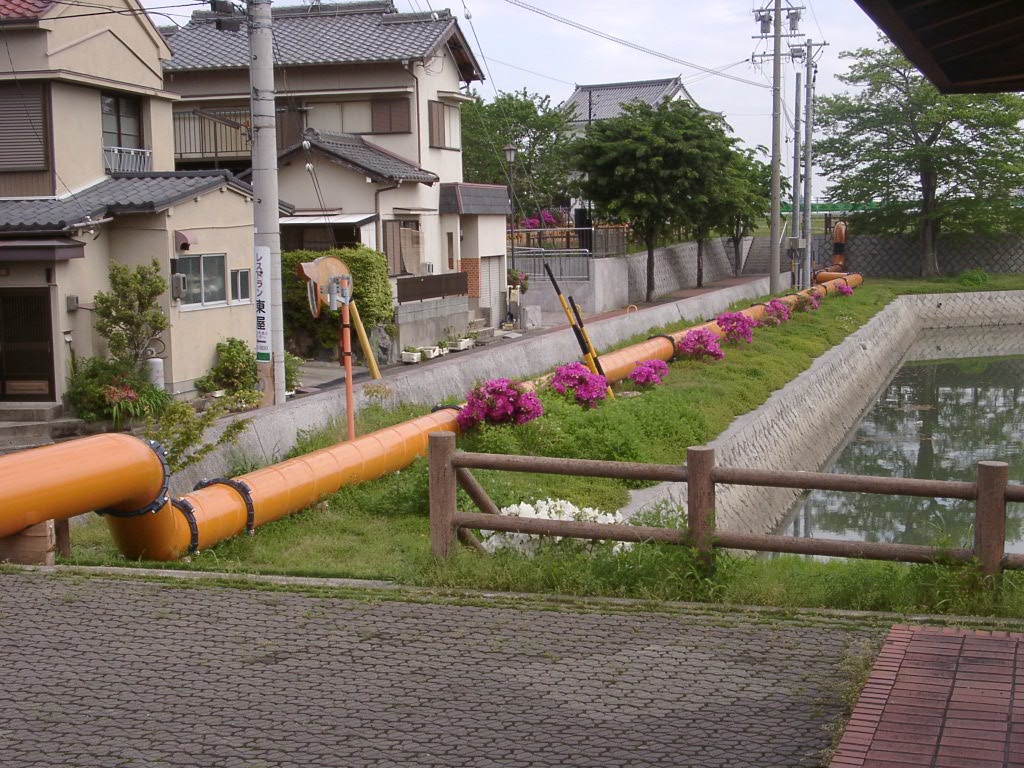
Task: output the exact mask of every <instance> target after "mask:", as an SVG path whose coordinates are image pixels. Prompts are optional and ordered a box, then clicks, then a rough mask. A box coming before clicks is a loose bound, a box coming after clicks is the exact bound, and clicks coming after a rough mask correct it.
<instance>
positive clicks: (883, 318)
mask: <svg viewBox="0 0 1024 768" xmlns="http://www.w3.org/2000/svg"><path fill="white" fill-rule="evenodd" d="M1011 325H1024V291H1007V292H1002V293H965V294H942V295H938V294H936V295H922V296H902V297H900V298H898V299H896V300H895V301H893V302H892V303H891V304H889V306H887V307H886V308H885V309H884V310H882V312H880V313H879V314H877V315H876V316H875V317H874V318H872V319H871V321H869V322H868V323H867V324H866V325H864V326H863V327H861V328H860V329H858V330H857V331H855V332H854V333H852V334H851V335H850V336H848V337H847V338H846V339H845V340H844V341H843V342H842V343H841V344H839V345H837V346H836V347H833V348H832V349H831V350H829V351H828V352H827V353H826V354H824V355H822V356H821V357H819V358H818V359H817V360H815V361H814V363H813V364H812V365H811V367H810V368H809V369H808V370H807V371H805V372H804V373H802V374H800V375H799V376H798V377H797V378H796V379H794V380H793V381H792V382H790V383H789V384H788V385H787V386H786V387H784V388H783V389H781V390H779V391H777V392H775V393H773V394H772V396H771V397H770V398H769V399H768V401H767V402H765V403H764V405H762V406H761V407H760V408H758V409H757V410H756V411H753V412H751V413H748V414H746V415H744V416H741V417H739V418H738V419H736V420H735V421H734V422H733V423H732V425H730V427H729V428H728V429H727V430H726V431H725V432H723V433H722V434H721V435H719V437H718V438H717V439H716V440H715V441H714V442H712V443H711V446H712V447H714V448H715V460H716V463H718V464H720V465H722V466H735V467H757V468H761V469H779V470H784V469H785V470H805V471H819V470H821V469H822V468H823V467H824V466H826V464H827V463H828V461H829V460H830V459H831V457H832V456H833V454H834V452H835V451H836V450H837V449H838V448H839V447H840V446H841V445H842V444H843V443H844V442H845V440H846V436H847V433H848V432H849V431H850V429H852V428H853V426H854V425H855V424H856V423H857V422H858V421H860V419H861V417H862V415H863V414H864V412H865V411H866V409H867V408H869V407H870V406H871V405H872V404H873V403H874V401H875V400H876V399H877V397H878V393H879V392H880V391H881V390H882V388H883V387H884V386H885V385H886V384H887V383H888V382H889V380H890V378H891V377H892V375H893V373H894V372H895V370H896V369H897V367H898V366H899V365H900V364H901V363H902V362H903V360H904V359H905V358H906V357H907V355H908V352H909V351H910V350H911V345H912V344H913V342H914V340H915V338H916V337H918V334H919V333H920V332H921V331H923V330H924V329H933V330H935V331H942V330H943V329H957V328H961V327H964V326H973V327H991V328H993V331H994V332H993V334H992V337H993V338H992V341H993V343H994V345H995V351H994V352H993V354H1000V353H1005V352H1006V351H1007V350H1015V349H1019V348H1020V339H1019V336H1020V334H1019V333H1017V332H1015V331H1014V330H1005V329H1004V328H999V326H1004V327H1005V326H1011ZM954 339H955V335H954V334H949V337H948V338H947V339H946V340H945V341H944V340H943V334H941V333H929V334H928V336H927V337H924V340H923V342H920V343H919V346H920V347H921V348H922V349H923V350H924V352H923V353H922V354H925V355H928V354H931V355H934V356H936V359H937V358H940V357H955V356H957V354H954V353H958V352H970V349H969V346H970V342H967V341H961V342H959V346H958V343H957V342H956V341H955V340H954ZM944 344H945V345H946V346H945V350H943V345H944ZM977 352H978V348H977V347H976V346H975V347H974V350H973V354H977ZM681 493H682V491H681V489H678V488H676V489H673V495H674V496H679V495H680V494H681ZM798 496H799V492H797V491H793V490H789V489H784V488H754V487H744V486H723V485H720V486H718V493H717V499H716V501H717V503H716V518H717V524H718V526H719V527H720V528H722V529H723V530H729V531H736V532H750V533H769V532H771V531H772V530H773V529H775V527H776V526H777V525H778V523H779V522H781V521H782V520H783V518H784V517H785V515H786V513H787V512H788V510H789V509H790V507H791V506H792V505H793V503H794V502H795V500H796V498H797V497H798ZM683 498H685V496H683Z"/></svg>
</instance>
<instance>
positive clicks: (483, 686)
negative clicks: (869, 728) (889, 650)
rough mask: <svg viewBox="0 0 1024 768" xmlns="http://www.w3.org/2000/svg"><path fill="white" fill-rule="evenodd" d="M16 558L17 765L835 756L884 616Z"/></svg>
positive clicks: (681, 762)
mask: <svg viewBox="0 0 1024 768" xmlns="http://www.w3.org/2000/svg"><path fill="white" fill-rule="evenodd" d="M352 594H353V593H351V592H350V593H346V594H345V595H343V596H339V597H330V596H324V595H311V594H306V593H298V592H294V591H288V592H285V591H261V590H253V589H233V588H229V587H226V586H217V585H211V584H210V583H209V582H206V581H204V582H189V583H187V584H185V585H179V584H167V583H163V582H154V581H147V580H145V579H143V578H141V577H139V576H137V575H129V576H125V577H122V578H119V579H115V578H106V577H102V576H83V575H81V574H74V575H68V574H66V573H60V572H58V573H57V574H49V573H42V572H30V571H7V572H0V649H2V655H0V765H3V766H4V768H36V767H37V766H38V767H42V766H74V767H81V768H86V767H89V766H102V767H103V768H119V767H121V766H224V767H225V768H233V767H234V766H239V767H240V768H241V767H243V766H244V767H245V768H256V767H258V766H275V768H276V767H290V766H296V767H298V766H302V767H303V768H306V767H307V766H317V767H318V766H339V767H340V768H359V767H360V766H438V767H439V768H442V767H443V768H449V767H455V766H473V768H486V766H501V767H502V768H516V767H518V766H523V767H524V768H525V767H533V766H552V767H554V766H559V767H561V766H588V767H590V766H595V767H596V766H630V767H631V768H632V767H633V766H674V767H678V766H694V767H697V768H703V767H704V766H722V767H725V766H728V767H729V768H736V767H737V766H756V767H762V766H785V768H798V767H800V766H820V765H823V764H824V763H825V762H826V761H827V757H825V754H824V753H825V750H826V749H828V747H829V746H830V744H831V743H832V735H831V734H832V731H831V730H830V726H834V725H835V723H836V721H837V719H839V718H841V716H842V714H841V713H842V703H841V702H840V701H839V692H838V689H839V686H838V684H837V681H838V680H839V679H841V678H842V676H843V674H844V672H843V669H844V659H846V658H848V656H849V655H850V654H854V655H857V654H862V653H864V652H865V650H864V649H868V651H867V652H869V653H870V652H871V651H870V649H872V648H877V647H878V645H879V644H880V643H881V641H882V639H883V637H884V635H885V631H886V629H885V628H884V627H878V626H870V625H867V624H864V623H858V622H855V621H853V620H848V621H844V620H842V619H837V618H835V617H831V618H816V617H808V616H797V617H794V618H793V619H791V620H790V619H785V618H780V617H778V616H771V615H767V614H765V615H761V614H757V613H749V612H728V611H712V610H708V611H697V610H693V611H687V610H682V609H680V610H679V611H673V612H642V611H640V610H638V609H637V608H636V607H630V608H629V609H628V610H627V609H626V608H624V607H623V606H621V605H619V604H616V603H612V602H601V603H596V604H591V605H589V606H588V607H587V608H585V609H583V608H580V607H577V608H575V609H567V608H566V607H565V606H559V605H558V604H555V603H544V602H538V601H537V600H528V601H517V600H516V599H511V598H509V599H502V600H498V599H487V598H483V597H478V598H474V600H473V604H466V603H465V602H464V601H462V602H460V601H457V600H454V599H449V600H446V599H444V598H441V597H432V596H431V597H430V600H431V601H430V602H424V601H423V600H422V598H423V597H424V595H426V596H430V593H423V594H421V595H420V598H421V600H420V601H419V602H411V601H408V600H406V601H402V600H397V599H392V598H389V597H388V596H387V595H386V594H385V593H382V592H379V591H378V592H367V593H365V597H363V598H362V599H359V596H360V595H362V593H355V594H356V597H353V596H352Z"/></svg>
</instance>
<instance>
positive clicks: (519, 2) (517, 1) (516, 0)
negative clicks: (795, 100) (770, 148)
mask: <svg viewBox="0 0 1024 768" xmlns="http://www.w3.org/2000/svg"><path fill="white" fill-rule="evenodd" d="M505 2H506V3H509V4H511V5H515V6H518V7H520V8H524V9H525V10H527V11H531V12H533V13H537V14H540V15H541V16H545V17H546V18H549V19H551V20H552V21H557V22H559V23H560V24H565V25H567V26H570V27H573V28H574V29H579V30H581V31H583V32H587V33H589V34H591V35H596V36H597V37H600V38H602V39H604V40H609V41H611V42H613V43H618V44H619V45H624V46H626V47H627V48H632V49H633V50H635V51H640V52H641V53H646V54H648V55H650V56H655V57H657V58H659V59H665V60H666V61H671V62H673V63H675V64H681V65H683V66H684V67H689V68H690V69H696V70H698V71H700V72H706V73H708V74H711V75H717V76H718V77H724V78H726V79H728V80H735V81H736V82H738V83H744V84H746V85H752V86H754V87H756V88H764V87H765V86H763V85H761V83H759V82H757V81H756V80H748V79H746V78H745V77H738V76H736V75H728V74H725V73H724V72H718V71H716V70H714V69H711V68H710V67H705V66H702V65H700V64H694V63H693V62H690V61H685V60H683V59H680V58H677V57H675V56H670V55H669V54H667V53H661V52H660V51H655V50H654V49H652V48H647V47H646V46H643V45H640V44H639V43H633V42H630V41H629V40H624V39H622V38H621V37H615V35H610V34H608V33H607V32H602V31H600V30H598V29H594V28H593V27H588V26H586V25H585V24H581V23H580V22H578V21H573V20H572V19H567V18H565V17H564V16H559V15H558V14H555V13H552V12H551V11H546V10H544V9H543V8H538V7H537V6H535V5H530V4H529V3H525V2H523V0H505Z"/></svg>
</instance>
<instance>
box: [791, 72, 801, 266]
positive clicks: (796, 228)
mask: <svg viewBox="0 0 1024 768" xmlns="http://www.w3.org/2000/svg"><path fill="white" fill-rule="evenodd" d="M800 86H801V82H800V72H799V71H798V72H797V73H796V100H795V104H794V107H793V205H792V207H791V208H790V213H789V217H790V219H792V221H791V222H790V232H791V233H792V236H793V240H791V241H790V242H791V245H790V247H789V249H788V253H789V254H790V255H794V254H795V258H794V262H795V263H794V264H793V267H794V269H795V270H796V273H797V275H800V272H801V271H802V267H803V265H802V264H801V263H800V258H801V257H800V253H799V251H797V250H796V249H797V248H798V247H799V242H800V224H801V220H802V219H803V216H802V215H801V210H800V161H801V160H802V157H801V155H800ZM802 283H803V278H802V277H801V278H800V279H799V280H798V281H797V285H801V284H802Z"/></svg>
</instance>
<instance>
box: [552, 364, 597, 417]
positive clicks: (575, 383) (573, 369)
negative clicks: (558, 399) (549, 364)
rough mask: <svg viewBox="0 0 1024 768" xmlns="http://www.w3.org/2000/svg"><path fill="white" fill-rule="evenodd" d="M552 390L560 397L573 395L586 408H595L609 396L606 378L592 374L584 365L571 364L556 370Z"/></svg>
mask: <svg viewBox="0 0 1024 768" xmlns="http://www.w3.org/2000/svg"><path fill="white" fill-rule="evenodd" d="M551 388H552V389H553V390H555V392H557V393H558V394H560V395H564V394H567V393H568V394H572V395H573V396H574V397H575V398H576V402H577V403H579V404H580V405H582V406H583V407H585V408H594V407H596V406H597V403H598V401H599V400H604V398H605V395H607V394H608V381H607V379H605V377H604V376H601V375H600V374H597V373H591V372H590V371H589V370H588V369H587V367H586V366H585V365H583V363H579V362H576V363H569V364H568V365H563V366H560V367H558V368H556V369H555V375H554V376H553V377H552V379H551Z"/></svg>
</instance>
